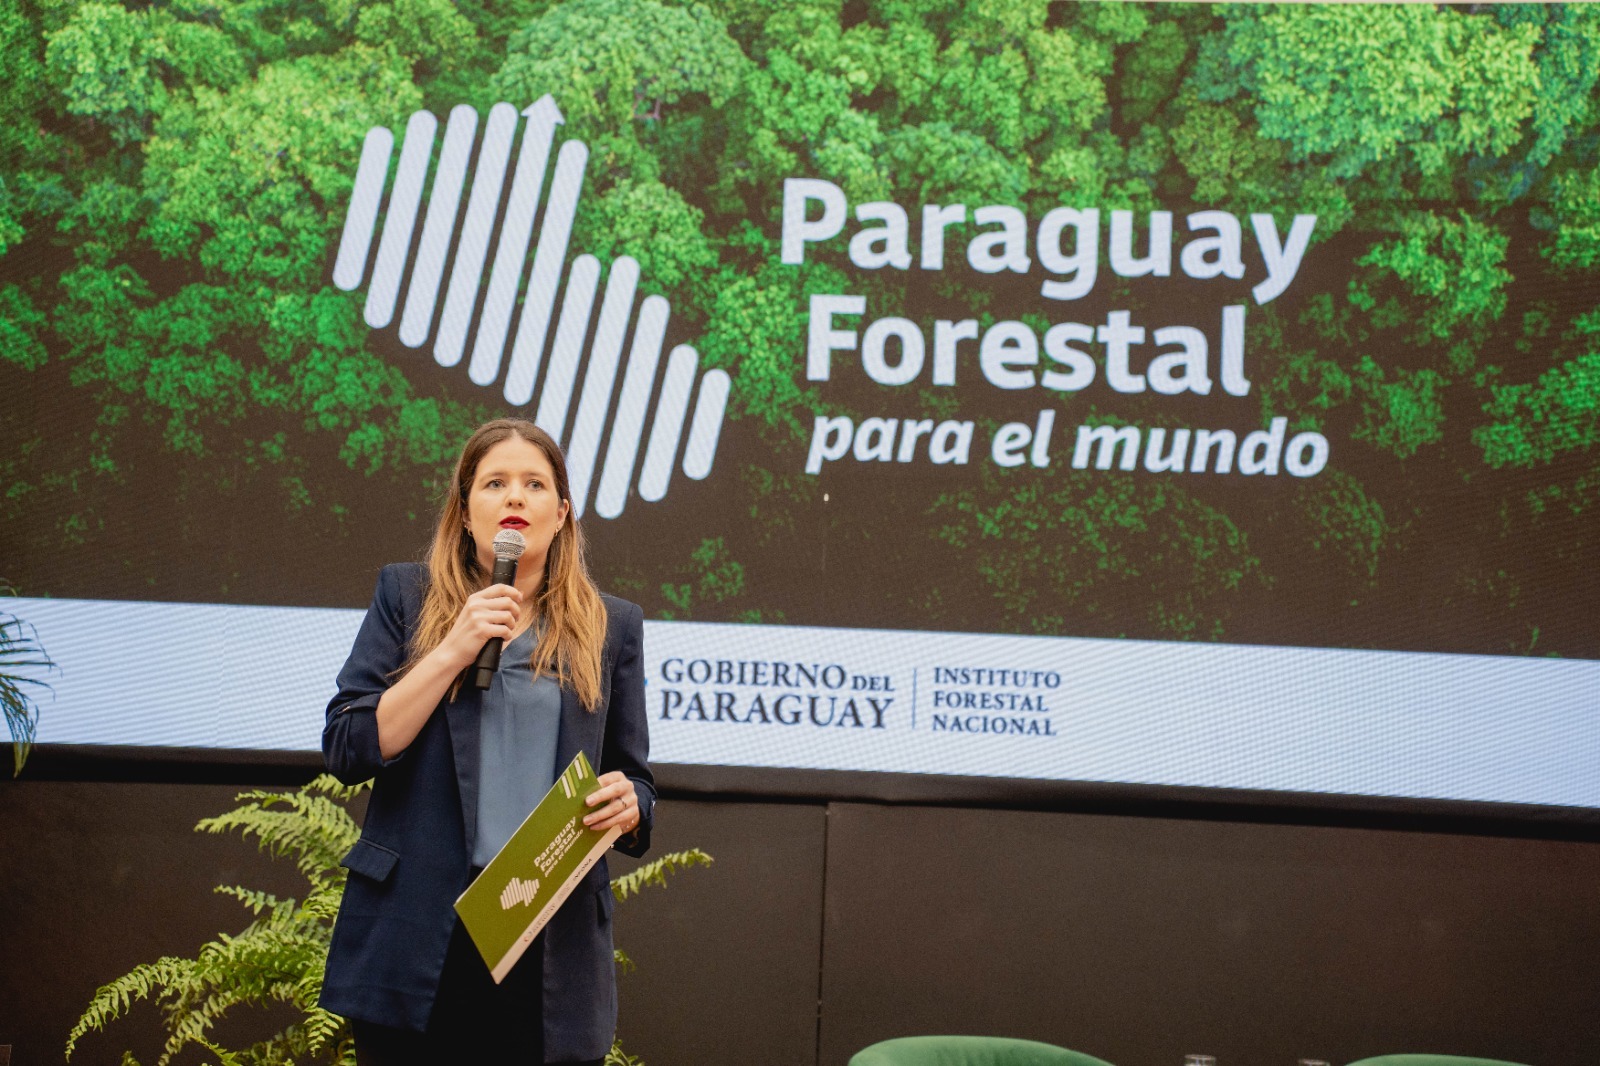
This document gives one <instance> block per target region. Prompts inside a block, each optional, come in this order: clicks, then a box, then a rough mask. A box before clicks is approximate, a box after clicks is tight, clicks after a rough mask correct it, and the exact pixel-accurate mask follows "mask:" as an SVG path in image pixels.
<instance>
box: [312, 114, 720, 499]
mask: <svg viewBox="0 0 1600 1066" xmlns="http://www.w3.org/2000/svg"><path fill="white" fill-rule="evenodd" d="M520 115H521V116H523V117H526V118H527V122H526V124H525V125H524V128H523V131H522V142H521V145H520V147H519V148H518V151H517V164H516V169H515V172H514V173H513V174H512V177H511V191H510V195H509V197H507V205H506V209H505V214H504V217H503V218H502V219H501V220H500V228H499V233H498V237H496V233H495V219H496V216H497V215H498V214H499V209H500V200H501V194H502V192H503V191H504V185H505V177H506V170H507V167H508V165H509V163H510V159H511V147H512V142H513V141H515V140H516V135H517V126H518V118H519V113H518V111H517V109H516V108H515V107H513V106H512V105H511V104H507V103H498V104H495V105H494V107H492V108H490V109H489V120H488V122H487V123H486V124H485V128H484V133H483V138H482V142H481V143H480V144H478V146H477V149H478V150H477V158H476V166H475V168H474V173H473V179H472V192H471V194H470V195H469V197H468V199H467V207H466V211H465V214H464V215H463V214H462V212H461V209H460V208H461V192H462V188H463V187H464V186H465V184H466V176H467V170H468V166H469V163H470V162H472V155H473V144H474V139H475V135H476V133H477V127H478V112H477V111H476V110H474V109H473V108H471V107H468V106H466V105H465V104H463V105H460V106H458V107H456V108H454V109H452V110H451V112H450V121H449V123H448V125H447V127H446V129H445V135H444V144H443V146H442V148H441V149H440V151H439V162H438V165H437V166H436V167H435V168H434V174H433V185H432V188H431V190H430V191H429V195H428V211H427V217H426V218H425V219H424V220H423V224H422V236H421V238H420V240H419V241H418V242H417V250H416V255H415V257H414V258H411V259H410V267H411V269H410V277H409V281H408V280H407V277H406V267H407V261H408V256H409V254H410V252H411V245H412V239H413V232H414V229H415V225H416V218H417V212H418V210H419V208H420V206H421V203H422V194H423V188H424V186H425V185H426V184H427V178H428V163H429V160H430V159H431V158H432V156H433V144H434V138H435V135H436V134H437V132H438V127H439V122H438V119H436V118H435V117H434V116H433V115H432V114H431V113H429V112H427V111H418V112H416V113H415V114H413V115H412V116H411V118H410V120H409V121H408V122H407V123H406V132H405V141H404V143H403V144H402V145H401V148H400V161H399V164H398V165H397V166H396V167H395V174H394V182H393V186H392V187H391V188H390V190H389V196H388V203H387V205H385V204H384V195H383V194H384V187H385V185H386V184H388V179H389V161H390V157H391V156H392V155H393V153H394V134H393V133H392V132H391V131H390V130H389V129H387V128H386V127H382V126H375V127H373V128H372V129H370V130H368V131H367V136H366V140H365V141H364V142H363V144H362V148H361V162H360V164H359V165H358V167H357V169H356V181H355V189H354V190H353V191H352V192H351V195H350V205H349V208H348V210H347V212H346V215H345V222H344V232H343V234H342V236H341V237H340V240H339V251H338V255H337V258H336V260H335V262H334V268H333V283H334V284H335V285H337V286H338V287H339V288H341V289H344V290H346V291H353V290H355V289H357V288H359V287H360V286H361V283H362V280H363V279H364V277H365V276H366V272H367V261H368V258H369V254H370V252H371V246H372V236H373V232H374V231H375V230H376V228H377V222H378V214H379V210H380V208H384V209H385V213H384V222H383V236H382V238H381V239H380V240H379V243H378V250H377V254H376V256H371V258H372V259H373V263H372V277H371V281H370V283H369V285H368V289H367V300H366V306H365V309H364V312H363V315H364V318H365V320H366V323H367V325H368V326H370V327H372V328H373V329H385V328H387V327H388V326H389V324H390V322H391V321H392V320H393V318H394V311H395V306H396V304H397V303H398V301H399V297H400V290H401V287H402V285H405V288H406V293H405V308H404V310H403V311H402V312H401V316H400V329H399V336H400V342H401V343H402V344H404V345H405V346H406V347H408V348H420V347H422V345H423V344H425V343H426V342H427V339H428V336H429V332H430V329H431V328H432V326H433V319H434V314H435V310H436V308H437V304H438V298H439V285H440V282H441V281H442V280H443V278H444V266H445V260H446V258H447V256H448V255H449V252H450V246H451V241H452V238H454V239H455V260H454V263H453V264H452V266H451V271H450V282H449V285H448V286H447V288H446V290H445V296H444V307H443V309H442V311H439V323H438V327H437V330H436V331H435V333H434V342H433V355H434V360H435V361H436V362H437V363H438V364H439V365H440V366H446V367H453V366H457V365H458V364H459V363H460V362H461V358H462V356H463V355H464V354H465V353H466V350H467V344H468V341H469V339H470V340H471V342H472V355H471V358H470V360H469V361H468V364H467V376H468V377H469V378H471V380H472V381H473V383H474V384H477V385H482V386H492V385H493V384H494V383H495V382H496V381H497V380H500V378H501V373H500V371H501V363H502V357H503V356H504V354H505V350H506V339H507V337H508V335H510V332H511V322H512V319H513V317H517V326H516V334H515V337H514V338H513V339H512V343H511V354H510V360H509V362H508V364H507V366H506V372H505V376H504V383H503V385H502V392H503V395H504V396H505V399H506V402H507V403H509V404H512V405H513V406H517V407H522V406H526V405H527V404H529V403H530V402H532V400H533V399H534V394H535V389H534V386H535V383H536V382H537V381H538V380H539V371H540V363H541V360H542V358H543V356H544V353H545V349H546V347H547V345H548V347H549V349H550V360H549V364H548V366H547V367H546V368H545V371H544V379H543V382H542V384H541V386H540V388H539V391H538V398H539V406H538V411H537V413H536V414H535V416H534V421H535V422H536V423H537V424H538V425H539V426H540V427H541V428H543V429H544V430H545V431H546V432H548V433H549V434H550V435H551V436H553V437H555V438H556V439H557V440H558V441H562V442H563V445H564V447H565V449H566V453H567V467H568V474H569V477H570V481H571V488H572V501H573V506H574V507H575V508H576V509H577V513H578V514H580V515H581V514H583V512H584V508H585V504H586V502H587V501H588V497H589V490H590V487H591V485H592V484H593V482H594V479H595V472H596V467H597V466H598V467H599V468H600V474H599V488H598V490H597V492H596V495H595V500H594V504H595V511H596V512H597V513H598V514H599V515H600V516H601V517H602V518H615V517H616V516H617V515H620V514H621V513H622V509H623V506H624V505H625V504H626V502H627V498H628V490H629V486H630V484H631V483H632V482H633V474H634V469H635V466H636V465H637V464H638V463H639V446H640V443H641V441H643V440H644V423H645V416H646V413H647V408H648V407H649V404H650V397H651V395H653V394H654V395H656V396H657V397H658V398H657V401H656V407H655V415H654V422H653V423H652V425H651V428H650V435H649V439H648V441H644V444H645V450H644V459H643V465H642V467H641V468H640V473H639V483H638V488H639V495H640V496H641V497H643V498H644V499H645V500H648V501H651V502H655V501H657V500H660V499H662V498H663V497H664V496H666V494H667V488H668V485H669V483H670V481H671V479H672V466H673V460H674V459H675V458H676V457H677V454H678V446H679V444H680V443H681V442H682V440H683V430H684V425H685V423H686V421H687V422H688V424H689V435H688V442H687V444H686V445H685V446H684V450H683V472H684V473H685V474H686V475H688V476H689V477H691V478H694V479H696V480H700V479H703V478H705V477H706V476H708V475H709V474H710V473H711V467H712V463H713V462H714V460H715V459H716V451H717V440H718V438H719V437H720V435H721V432H722V422H723V416H724V414H725V412H726V409H727V402H728V389H729V385H730V382H729V379H728V375H727V373H726V372H725V371H722V370H710V371H707V372H706V373H705V374H704V375H703V376H702V377H701V380H700V390H699V396H698V398H697V399H696V402H695V408H694V415H693V418H692V420H690V418H689V398H690V394H691V393H692V392H693V391H694V379H695V371H696V369H697V367H698V365H699V354H698V353H697V352H696V351H695V350H694V349H693V348H692V347H690V346H689V345H687V344H680V345H678V346H677V347H675V348H673V350H672V353H671V355H670V356H669V357H668V359H667V366H666V372H665V374H664V376H661V380H660V389H659V392H657V377H658V370H659V369H660V364H661V349H662V347H663V345H664V343H665V339H666V331H667V320H668V317H669V313H670V310H671V308H670V306H669V305H668V303H667V301H666V300H665V299H664V298H662V297H660V296H648V297H646V298H645V299H644V300H643V302H642V303H641V304H640V305H639V311H638V315H637V317H635V316H634V313H633V310H634V295H635V292H636V289H637V287H638V283H639V263H638V261H637V260H635V259H633V258H632V257H631V256H620V257H619V258H618V259H617V261H616V262H615V263H613V264H612V265H611V273H610V276H609V277H608V278H607V279H606V290H605V296H604V298H603V299H602V301H601V305H600V314H599V319H598V321H597V322H595V324H594V333H593V339H592V341H591V342H590V344H589V346H588V356H587V359H585V358H584V340H585V339H586V338H587V337H589V334H590V329H589V327H590V321H591V318H592V315H593V310H594V301H595V296H596V294H597V293H598V291H599V285H600V274H601V267H600V261H599V260H598V259H596V258H595V257H594V256H592V255H580V256H578V257H577V258H576V259H575V260H574V261H573V263H572V269H571V270H570V271H569V272H568V274H567V277H566V279H565V282H566V291H565V295H564V296H563V298H562V301H561V312H560V315H559V316H558V317H557V318H556V328H555V337H554V340H553V342H551V341H550V322H551V318H552V315H553V313H554V311H555V304H556V294H557V291H558V290H559V289H560V288H561V285H562V280H563V279H562V277H561V267H562V264H563V262H565V260H566V256H567V247H568V244H569V242H570V239H571V236H572V224H573V220H574V218H575V217H576V215H577V209H578V200H579V197H580V194H581V193H582V191H583V175H584V169H585V167H586V166H587V165H588V161H589V148H588V146H587V145H585V144H583V143H582V142H581V141H574V140H569V141H566V142H564V143H563V144H562V145H561V148H560V150H559V151H558V152H557V153H556V162H555V168H554V173H553V175H552V177H551V180H550V191H549V196H548V197H546V198H544V199H545V205H544V215H543V218H542V220H541V222H540V226H539V242H538V246H537V248H536V249H535V250H534V254H533V266H532V269H531V271H530V272H529V273H528V282H527V288H526V290H524V291H523V301H522V310H521V314H520V317H518V316H516V303H517V293H518V291H519V289H521V287H522V281H523V273H524V269H525V267H526V265H527V260H528V245H529V244H530V243H531V242H532V239H533V229H534V219H535V216H536V215H537V213H538V210H539V203H540V200H541V198H542V197H543V194H544V176H545V171H546V170H547V169H549V161H550V149H551V147H552V146H553V145H554V142H555V133H556V127H557V126H559V125H561V124H562V122H563V119H562V116H561V110H560V108H558V107H557V106H556V102H555V99H554V97H552V96H549V95H545V96H543V97H540V98H539V99H538V100H537V101H535V102H534V103H533V104H532V105H530V106H528V107H527V108H524V109H523V110H522V111H521V113H520ZM458 216H461V217H460V227H459V233H458V232H457V220H458ZM491 238H496V239H497V240H498V243H497V244H496V245H495V252H494V262H493V264H492V266H491V267H490V272H489V283H488V288H487V291H486V292H484V293H483V306H482V309H481V310H479V311H478V313H477V315H476V322H477V330H476V333H474V332H473V330H472V326H473V321H474V310H475V309H477V305H478V297H479V293H480V290H482V289H483V288H484V286H483V268H484V264H485V261H486V260H487V259H488V252H489V243H490V240H491ZM630 321H631V323H632V325H633V330H632V344H631V346H629V350H628V361H627V366H626V369H625V370H624V372H623V375H622V384H621V391H620V393H619V394H618V395H617V397H616V407H615V411H612V394H613V392H616V391H617V373H618V370H619V368H621V366H622V348H623V344H624V341H625V340H627V338H628V334H629V325H630ZM580 368H581V369H584V370H585V373H584V378H583V386H582V390H581V392H579V393H578V395H577V415H576V417H575V418H573V420H572V423H571V426H570V428H569V426H568V415H569V413H570V412H571V408H572V404H573V399H574V391H575V390H576V389H577V386H578V371H579V370H580ZM608 415H609V426H610V435H609V439H607V440H605V441H604V444H605V461H604V463H603V465H602V464H601V463H600V455H601V445H602V438H603V437H605V436H606V433H605V430H606V428H607V425H608Z"/></svg>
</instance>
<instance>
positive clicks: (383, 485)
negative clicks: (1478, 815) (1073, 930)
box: [0, 0, 1600, 810]
mask: <svg viewBox="0 0 1600 1066" xmlns="http://www.w3.org/2000/svg"><path fill="white" fill-rule="evenodd" d="M0 53H3V54H4V56H5V57H6V58H5V61H4V65H3V68H0V84H3V90H0V108H3V109H4V110H3V113H0V488H3V491H0V523H3V524H0V536H3V538H4V550H3V552H0V577H3V578H4V579H5V580H7V581H9V582H10V583H11V584H12V585H14V586H15V587H16V589H17V590H18V591H19V593H20V595H21V598H20V599H17V600H15V601H12V602H10V603H8V604H7V606H8V607H9V608H10V609H11V610H12V611H13V612H14V613H15V614H16V615H18V616H20V617H21V618H23V619H24V620H26V621H28V622H30V623H32V624H33V625H35V626H36V627H37V631H38V634H39V636H40V638H41V640H42V641H43V643H44V645H45V647H46V648H47V650H48V651H49V652H50V653H51V655H52V656H53V657H54V658H55V659H56V660H57V661H58V662H59V663H60V665H61V672H60V673H59V675H58V676H56V677H55V678H54V682H55V685H56V691H55V698H54V700H53V701H47V702H46V703H45V706H44V714H43V719H42V725H41V733H40V737H41V739H42V740H46V741H56V742H64V743H76V744H81V743H91V744H104V743H112V744H128V745H136V746H141V745H163V746H180V747H197V746H198V747H205V746H215V747H218V748H235V749H273V748H276V749H290V750H294V749H299V750H305V749H310V748H314V747H315V746H316V743H317V736H318V729H319V724H320V715H321V709H322V706H323V704H324V702H325V701H326V699H327V697H328V696H329V695H330V694H331V679H332V676H333V674H334V672H335V670H336V669H337V667H338V664H339V662H340V661H341V659H342V656H343V653H344V650H345V649H346V648H347V647H348V644H349V639H350V636H351V634H352V632H353V629H354V626H355V625H356V623H357V620H358V619H359V616H360V615H359V612H360V608H361V607H362V606H363V605H364V604H365V603H366V602H367V598H368V596H369V595H370V590H371V588H372V584H373V579H374V573H375V570H376V567H377V566H378V565H379V564H381V563H383V562H387V561H392V560H399V559H409V558H416V557H418V556H419V555H420V553H421V551H422V549H423V546H424V544H425V542H426V541H427V540H428V537H429V533H430V522H431V518H430V516H431V515H432V514H433V513H434V512H435V509H436V507H437V505H438V501H439V498H440V492H441V491H442V489H443V487H444V486H443V481H444V479H445V477H446V475H447V472H448V468H449V464H450V462H451V459H452V456H453V453H454V451H455V449H456V448H457V447H458V445H459V443H460V441H461V440H462V439H463V438H464V437H465V435H466V434H467V433H468V432H469V431H470V429H471V427H473V426H474V425H475V424H477V423H478V422H480V421H481V420H483V419H486V418H489V417H491V416H495V415H500V414H506V413H514V414H521V415H524V416H527V417H530V418H534V419H536V420H538V421H539V422H541V423H542V424H543V425H544V426H545V427H546V428H547V429H548V430H550V431H551V432H552V433H553V434H555V435H556V436H557V437H558V438H559V439H560V440H561V441H562V442H563V443H564V445H565V446H566V448H567V450H568V454H569V457H570V459H571V461H572V465H573V469H574V477H575V486H576V487H575V501H574V502H575V504H576V505H577V507H578V508H579V509H580V511H581V512H582V514H583V522H584V526H585V528H586V529H587V531H588V534H589V536H590V538H591V540H592V542H593V549H594V550H593V559H594V566H595V571H596V575H597V577H598V579H599V581H600V583H601V585H602V586H604V587H605V588H606V589H608V590H610V591H613V592H616V593H619V594H621V595H624V596H627V597H631V598H633V599H636V600H638V601H640V602H641V603H642V604H643V605H644V607H645V610H646V613H647V617H648V619H649V622H648V627H649V628H648V639H647V646H648V649H649V651H648V656H649V661H648V664H647V666H648V671H649V682H650V701H651V702H650V706H651V717H652V725H653V731H654V739H655V751H656V755H657V757H658V758H659V759H661V760H663V761H667V762H676V763H684V764H701V765H707V766H729V767H754V768H778V767H782V768H801V769H821V770H844V771H878V772H883V771H892V772H896V773H922V774H944V775H962V776H974V777H984V778H1002V779H1003V778H1008V777H1010V778H1027V779H1034V780H1038V781H1077V782H1118V783H1131V784H1137V785H1151V786H1170V787H1179V786H1200V787H1209V788H1227V789H1258V790H1268V791H1274V792H1301V793H1315V794H1323V795H1328V796H1335V797H1337V796H1398V797H1410V798H1414V799H1420V800H1446V801H1493V802H1502V803H1516V804H1526V805H1531V806H1545V807H1568V808H1580V809H1585V810H1593V809H1596V808H1600V714H1597V711H1600V706H1597V703H1600V696H1597V695H1596V694H1597V693H1600V644H1597V636H1596V634H1597V632H1600V630H1597V629H1596V627H1595V626H1594V624H1593V618H1592V613H1593V610H1592V604H1593V603H1594V602H1595V600H1596V596H1597V593H1600V587H1597V585H1596V577H1595V573H1596V571H1595V568H1594V567H1593V566H1592V565H1590V562H1589V560H1592V557H1593V555H1594V552H1595V549H1596V531H1597V524H1596V521H1595V517H1594V516H1595V506H1596V500H1597V497H1596V493H1597V492H1600V466H1597V465H1596V464H1597V461H1600V460H1597V456H1600V452H1597V450H1596V448H1595V442H1596V439H1597V434H1600V422H1597V414H1596V412H1597V410H1600V407H1597V404H1600V347H1597V340H1596V338H1597V336H1600V299H1597V295H1596V294H1597V285H1596V280H1597V268H1600V214H1597V209H1596V206H1595V205H1596V203H1597V202H1600V178H1597V177H1596V174H1597V170H1596V166H1595V164H1596V157H1597V153H1600V108H1597V107H1596V106H1595V102H1596V98H1597V97H1596V91H1595V86H1596V78H1597V74H1600V10H1597V9H1596V8H1594V7H1592V6H1587V5H1578V4H1574V5H1563V4H1546V5H1540V4H1518V5H1505V6H1496V5H1476V4H1475V5H1467V6H1462V7H1443V6H1437V5H1381V6H1380V5H1373V6H1367V5H1331V6H1318V5H1287V6H1249V5H1212V4H1187V5H1155V6H1145V5H1137V4H1121V3H1114V4H1087V3H1086V4H1076V3H1063V2H1052V3H1046V2H1043V0H1026V2H1022V0H1019V2H1016V3H1001V4H991V3H979V2H971V3H968V2H963V0H928V2H901V0H863V2H856V0H852V2H850V3H844V2H842V0H798V2H796V0H781V2H767V0H713V2H710V3H704V4H692V5H690V4H676V3H657V2H651V0H642V2H641V0H568V2H563V3H549V2H544V0H496V2H493V3H478V2H464V3H459V4H445V3H399V2H396V3H373V4H362V5H356V6H352V5H349V4H340V3H331V2H330V3H325V4H324V3H320V2H312V3H306V4H297V5H280V4H272V3H267V4H258V3H250V4H243V3H232V2H222V3H209V4H204V5H197V4H193V3H187V2H180V3H173V4H159V5H144V4H127V5H123V4H118V3H106V2H95V3H81V4H75V3H56V2H53V0H23V2H21V3H13V4H10V5H9V6H7V7H6V9H5V11H4V12H3V13H0ZM204 662H213V663H219V662H220V663H226V664H227V669H225V670H207V669H202V668H201V667H200V665H199V664H201V663H204ZM1336 802H1337V801H1336ZM1530 809H1531V808H1530Z"/></svg>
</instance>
